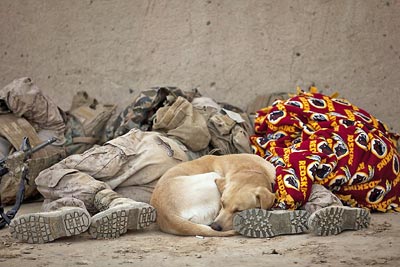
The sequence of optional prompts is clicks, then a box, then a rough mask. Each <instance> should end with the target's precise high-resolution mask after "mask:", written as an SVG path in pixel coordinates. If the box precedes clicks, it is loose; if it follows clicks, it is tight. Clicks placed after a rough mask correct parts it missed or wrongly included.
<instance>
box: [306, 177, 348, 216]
mask: <svg viewBox="0 0 400 267" xmlns="http://www.w3.org/2000/svg"><path fill="white" fill-rule="evenodd" d="M329 206H343V204H342V202H341V201H340V199H339V198H338V197H337V196H335V195H334V194H333V193H332V192H331V191H329V190H328V189H326V188H325V187H323V186H322V185H319V184H313V186H312V189H311V194H310V197H309V199H308V202H307V203H306V204H304V206H303V207H302V209H304V210H306V211H307V212H308V213H310V214H312V213H314V212H315V211H317V210H319V209H322V208H325V207H329Z"/></svg>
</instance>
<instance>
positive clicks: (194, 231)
mask: <svg viewBox="0 0 400 267" xmlns="http://www.w3.org/2000/svg"><path fill="white" fill-rule="evenodd" d="M172 217H173V218H172ZM157 223H158V225H159V226H160V229H161V230H162V231H163V232H166V233H170V234H174V235H185V236H209V237H211V236H216V237H218V236H219V237H226V236H233V235H237V232H236V231H235V230H228V231H215V230H213V229H212V228H211V227H210V226H208V225H204V224H198V223H194V222H191V221H189V220H187V219H185V218H182V217H180V216H177V215H172V214H171V215H169V216H168V215H167V216H162V217H158V218H157ZM172 223H173V225H172Z"/></svg>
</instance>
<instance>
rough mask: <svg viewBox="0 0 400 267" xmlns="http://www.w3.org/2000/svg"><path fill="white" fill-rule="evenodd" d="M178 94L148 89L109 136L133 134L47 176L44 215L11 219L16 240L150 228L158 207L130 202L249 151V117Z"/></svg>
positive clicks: (41, 186) (43, 178)
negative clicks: (172, 171)
mask: <svg viewBox="0 0 400 267" xmlns="http://www.w3.org/2000/svg"><path fill="white" fill-rule="evenodd" d="M149 92H153V94H150V93H149ZM160 92H161V93H162V94H165V95H164V96H163V97H161V99H163V101H162V103H161V104H162V105H164V106H163V107H160V105H158V106H157V107H156V109H154V107H153V106H154V105H153V104H154V103H155V102H158V101H154V99H158V98H159V96H160ZM176 92H177V90H175V89H171V88H156V89H153V90H150V91H146V92H145V93H144V94H143V95H142V96H141V97H139V99H137V101H136V102H134V103H133V104H132V105H131V106H128V107H127V109H125V111H124V112H123V113H121V114H125V117H124V118H122V119H121V120H119V121H117V123H115V122H114V123H113V124H111V126H112V127H114V128H112V127H109V128H107V129H110V128H111V130H108V131H107V133H114V135H115V133H116V132H118V131H117V130H119V134H121V133H123V132H124V131H126V129H127V128H128V130H129V128H130V127H133V129H131V130H130V131H129V132H127V133H126V134H125V135H123V136H119V137H116V138H114V139H112V140H110V141H108V142H107V143H106V144H105V145H104V146H95V147H93V148H91V149H89V150H87V151H86V152H84V153H82V154H75V155H71V156H69V157H67V158H65V159H64V160H62V161H60V162H59V163H57V164H55V165H53V166H52V167H50V168H48V169H46V170H44V171H42V172H41V173H40V174H39V176H38V177H37V178H36V179H35V182H36V185H37V187H38V190H39V192H40V193H41V194H42V195H43V196H44V197H45V199H46V200H45V202H44V205H43V208H44V210H45V211H46V212H45V213H35V214H29V215H23V216H21V217H18V218H16V219H14V220H13V221H12V224H11V231H12V232H13V235H14V236H15V237H16V238H18V239H20V240H22V241H27V242H32V243H39V242H48V241H52V240H54V239H56V238H58V237H61V236H69V235H74V234H78V233H80V232H82V231H85V230H86V229H87V228H88V227H89V225H90V230H89V231H90V233H91V234H92V236H94V237H96V238H109V237H117V236H119V235H120V234H122V233H125V232H126V231H127V229H137V228H143V227H146V226H148V225H149V224H150V223H151V222H153V221H154V220H155V212H154V209H153V208H152V207H150V206H149V205H148V204H144V203H139V202H135V201H133V200H132V199H135V200H137V201H143V202H149V199H150V195H151V192H152V189H153V188H154V185H155V183H156V181H157V180H158V178H159V177H160V176H161V175H162V174H163V173H164V172H165V171H166V170H167V169H169V168H170V167H172V166H174V165H176V164H178V163H180V162H183V161H187V160H191V159H194V158H197V157H199V156H201V155H204V154H208V153H213V154H219V155H221V154H226V153H250V152H251V150H250V144H249V134H250V133H248V132H247V130H250V129H251V127H250V124H249V123H248V119H247V118H246V117H245V116H242V115H240V114H239V113H236V112H234V111H233V110H237V109H234V108H232V107H231V106H229V108H231V109H233V110H228V109H227V108H223V107H221V106H220V105H219V104H217V103H216V102H214V101H213V100H212V99H209V98H204V97H201V96H199V95H197V97H196V98H195V99H192V100H193V101H192V103H193V105H192V103H190V102H189V101H188V99H186V98H185V97H183V96H177V94H176ZM149 95H152V96H154V97H153V98H151V96H149ZM148 99H150V100H151V101H147V100H148ZM165 102H166V103H165ZM146 103H147V104H149V105H148V106H147V105H146ZM162 105H161V106H162ZM146 107H148V108H147V109H146ZM226 107H228V106H226ZM143 111H146V112H143ZM128 116H129V117H128ZM118 123H119V124H118ZM115 125H117V126H118V127H115ZM121 125H122V126H124V127H121ZM138 128H142V129H143V128H144V129H145V130H153V131H142V130H140V129H138ZM114 129H116V130H114ZM121 129H123V131H120V130H121ZM116 135H118V134H116ZM123 195H125V196H128V197H129V198H125V197H122V196H123ZM96 213H97V214H96ZM89 214H96V215H94V216H93V217H90V215H89ZM59 219H61V220H59ZM58 223H61V224H60V225H54V224H58ZM33 226H34V227H35V228H32V227H33ZM55 226H57V227H55ZM34 229H40V230H37V231H36V230H34ZM56 229H58V230H56Z"/></svg>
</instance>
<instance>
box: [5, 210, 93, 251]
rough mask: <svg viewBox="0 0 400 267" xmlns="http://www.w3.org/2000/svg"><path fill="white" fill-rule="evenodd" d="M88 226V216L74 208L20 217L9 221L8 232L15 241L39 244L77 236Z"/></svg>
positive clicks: (83, 211)
mask: <svg viewBox="0 0 400 267" xmlns="http://www.w3.org/2000/svg"><path fill="white" fill-rule="evenodd" d="M89 225H90V215H89V213H87V212H86V211H85V210H83V209H80V208H76V209H74V208H73V209H68V210H58V211H52V212H43V213H32V214H26V215H21V216H19V217H17V218H15V219H13V220H12V221H11V224H10V232H11V235H12V236H13V237H14V238H16V239H17V240H20V241H23V242H27V243H32V244H36V243H38V244H40V243H47V242H51V241H53V240H55V239H57V238H60V237H64V236H72V235H78V234H80V233H83V232H85V231H86V230H87V229H88V228H89Z"/></svg>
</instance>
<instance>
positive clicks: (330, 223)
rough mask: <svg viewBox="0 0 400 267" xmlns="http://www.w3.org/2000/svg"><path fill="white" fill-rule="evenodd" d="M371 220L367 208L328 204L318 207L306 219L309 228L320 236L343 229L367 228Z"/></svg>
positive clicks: (337, 232) (334, 233)
mask: <svg viewBox="0 0 400 267" xmlns="http://www.w3.org/2000/svg"><path fill="white" fill-rule="evenodd" d="M370 221H371V214H370V212H369V210H367V209H362V208H352V207H346V206H329V207H325V208H322V209H319V210H317V211H315V212H314V213H312V214H311V216H310V218H309V219H308V226H309V228H310V230H311V231H312V232H313V233H314V234H316V235H321V236H327V235H337V234H339V233H341V232H343V231H344V230H360V229H363V228H367V227H368V226H369V223H370Z"/></svg>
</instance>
